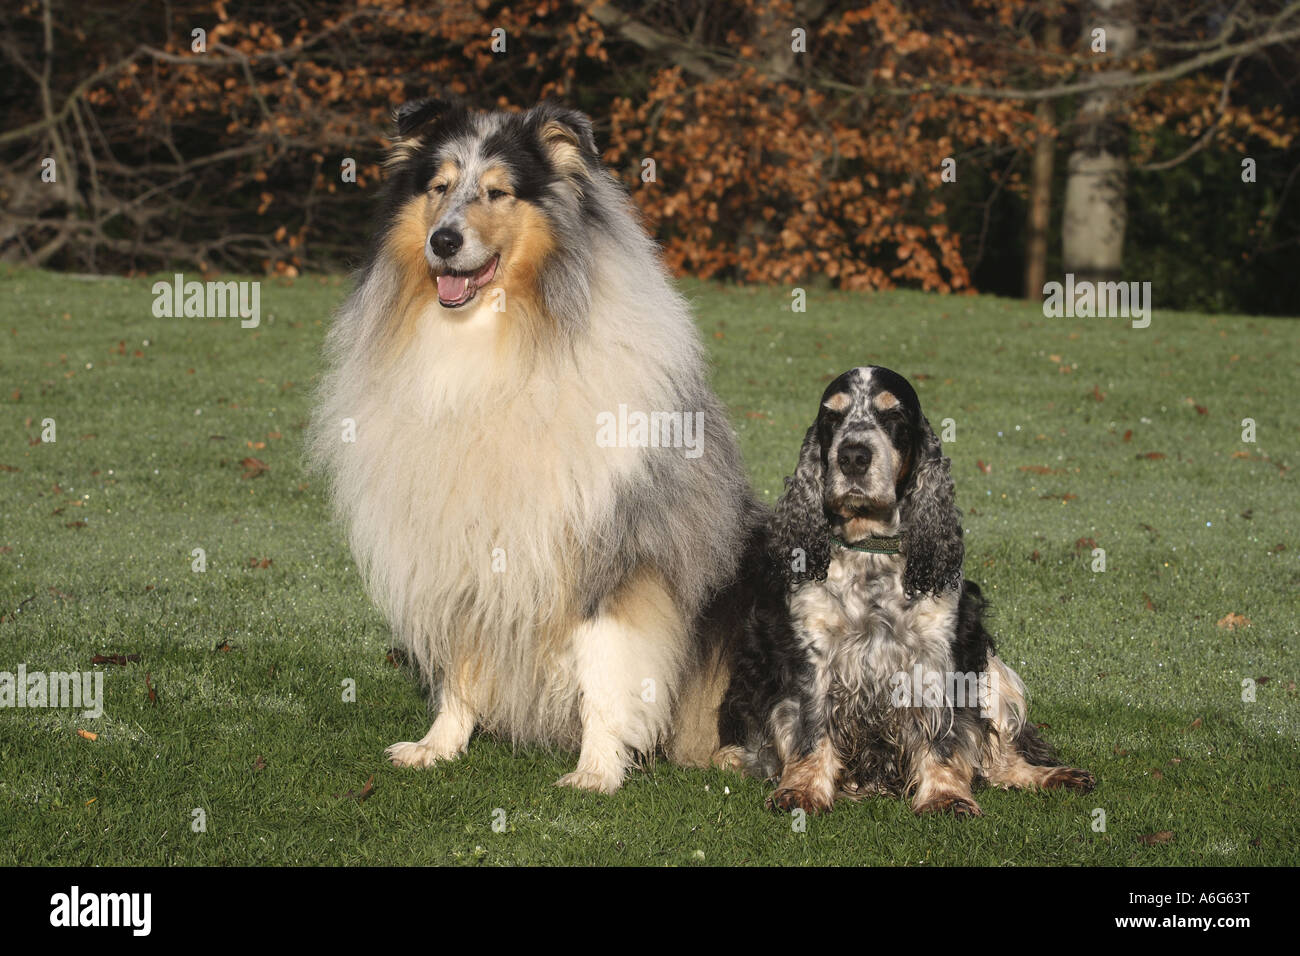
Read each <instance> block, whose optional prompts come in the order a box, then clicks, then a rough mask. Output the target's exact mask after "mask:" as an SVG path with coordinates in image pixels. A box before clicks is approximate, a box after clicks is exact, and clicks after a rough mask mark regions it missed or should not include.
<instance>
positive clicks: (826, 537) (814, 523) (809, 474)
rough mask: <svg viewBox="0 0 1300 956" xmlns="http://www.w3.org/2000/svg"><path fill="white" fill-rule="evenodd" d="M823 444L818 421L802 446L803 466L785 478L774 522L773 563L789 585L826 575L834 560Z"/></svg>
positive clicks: (800, 451)
mask: <svg viewBox="0 0 1300 956" xmlns="http://www.w3.org/2000/svg"><path fill="white" fill-rule="evenodd" d="M823 488H824V482H823V478H822V448H821V443H820V442H819V441H818V440H817V425H816V424H815V423H814V424H813V425H812V427H810V428H809V429H808V432H807V434H805V435H804V439H803V446H802V447H801V448H800V449H799V466H798V468H796V469H795V473H794V476H793V477H790V478H787V479H786V480H785V493H784V494H783V495H781V500H780V501H778V502H777V503H776V516H775V519H774V521H773V523H772V540H771V544H770V556H769V557H770V563H771V566H772V568H773V570H774V571H775V574H776V577H777V580H778V581H779V582H781V583H783V584H784V585H785V586H786V587H787V588H791V587H794V586H795V585H797V584H799V583H801V582H803V581H806V580H810V579H811V580H816V581H820V580H822V579H823V578H825V577H826V570H827V568H829V567H830V563H831V529H830V525H828V524H827V523H826V511H825V508H824V505H823V503H822V495H823Z"/></svg>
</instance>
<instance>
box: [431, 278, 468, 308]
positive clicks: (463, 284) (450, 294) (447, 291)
mask: <svg viewBox="0 0 1300 956" xmlns="http://www.w3.org/2000/svg"><path fill="white" fill-rule="evenodd" d="M469 279H470V277H469V276H447V275H444V276H438V298H440V299H442V301H443V302H461V301H463V300H464V299H466V298H468V297H469V291H470V290H469Z"/></svg>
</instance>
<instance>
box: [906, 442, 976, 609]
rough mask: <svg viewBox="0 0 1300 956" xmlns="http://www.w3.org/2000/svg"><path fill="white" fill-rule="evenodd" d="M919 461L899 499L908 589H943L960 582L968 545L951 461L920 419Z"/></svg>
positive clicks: (930, 591)
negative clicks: (964, 538) (962, 526)
mask: <svg viewBox="0 0 1300 956" xmlns="http://www.w3.org/2000/svg"><path fill="white" fill-rule="evenodd" d="M916 455H917V463H916V466H915V467H914V468H913V469H912V474H911V475H909V476H908V479H907V486H906V489H905V490H904V493H903V496H902V500H901V502H900V504H899V518H900V519H901V522H902V526H903V544H902V552H903V557H904V559H905V560H906V562H907V563H906V565H905V567H904V569H903V590H904V591H906V592H907V593H908V594H911V595H915V594H940V593H942V592H943V591H947V590H949V589H950V588H955V587H960V586H961V581H962V573H961V567H962V560H963V558H964V557H965V553H966V547H965V543H964V542H963V540H962V533H961V512H960V511H958V510H957V505H956V490H955V489H954V488H953V483H952V462H950V461H949V460H948V459H947V458H946V457H944V454H943V445H942V444H940V442H939V439H938V437H937V436H936V435H935V434H934V431H933V430H932V429H931V428H930V423H929V422H928V421H926V420H925V419H924V418H922V419H921V436H920V441H919V442H918V444H917V450H916Z"/></svg>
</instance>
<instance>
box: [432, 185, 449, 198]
mask: <svg viewBox="0 0 1300 956" xmlns="http://www.w3.org/2000/svg"><path fill="white" fill-rule="evenodd" d="M433 191H434V192H436V193H437V194H438V195H439V196H441V195H442V194H443V193H445V192H446V191H447V184H446V183H434V185H433Z"/></svg>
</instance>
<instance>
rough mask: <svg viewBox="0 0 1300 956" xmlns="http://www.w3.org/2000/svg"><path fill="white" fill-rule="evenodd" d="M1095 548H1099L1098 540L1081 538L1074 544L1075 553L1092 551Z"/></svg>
mask: <svg viewBox="0 0 1300 956" xmlns="http://www.w3.org/2000/svg"><path fill="white" fill-rule="evenodd" d="M1095 547H1097V539H1096V538H1079V539H1078V540H1077V541H1075V542H1074V550H1075V551H1083V550H1085V549H1087V550H1089V551H1091V550H1092V549H1093V548H1095Z"/></svg>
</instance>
